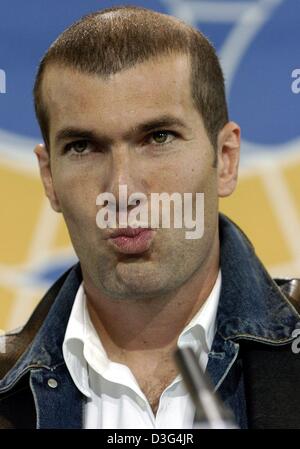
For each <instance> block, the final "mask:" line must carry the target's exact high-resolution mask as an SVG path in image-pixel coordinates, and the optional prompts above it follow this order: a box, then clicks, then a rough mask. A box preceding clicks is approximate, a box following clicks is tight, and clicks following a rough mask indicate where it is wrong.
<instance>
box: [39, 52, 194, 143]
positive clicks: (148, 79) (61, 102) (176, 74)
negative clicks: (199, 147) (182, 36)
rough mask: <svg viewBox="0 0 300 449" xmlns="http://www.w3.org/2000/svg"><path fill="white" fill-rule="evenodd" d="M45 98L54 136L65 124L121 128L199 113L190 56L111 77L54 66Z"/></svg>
mask: <svg viewBox="0 0 300 449" xmlns="http://www.w3.org/2000/svg"><path fill="white" fill-rule="evenodd" d="M42 96H43V101H44V104H45V106H46V109H47V112H48V116H49V119H50V134H51V132H52V130H53V129H57V127H58V126H60V127H61V126H64V125H65V126H72V125H76V126H78V125H79V126H86V125H87V124H88V125H89V126H99V124H102V125H103V126H104V127H110V126H114V125H117V126H118V127H119V128H120V127H121V126H122V124H123V123H124V125H125V124H128V125H129V122H131V121H132V122H134V121H136V120H137V118H139V119H140V120H147V119H149V118H155V115H156V114H157V113H159V114H170V113H173V114H176V115H177V116H178V117H180V116H181V117H184V116H186V114H189V113H192V114H195V113H197V111H196V109H195V107H194V105H193V101H192V96H191V84H190V60H189V58H188V56H186V55H172V56H162V57H159V58H156V59H153V60H150V61H146V62H143V63H139V64H137V65H135V66H134V67H132V68H129V69H126V70H122V71H120V72H118V73H116V74H113V75H110V76H108V77H106V78H104V77H101V76H99V75H94V74H92V75H91V74H85V73H81V72H78V71H75V70H73V69H71V68H66V67H61V66H57V65H52V66H50V67H49V68H48V69H47V70H46V73H45V76H44V79H43V83H42ZM71 122H72V123H71ZM87 122H88V123H87ZM130 125H131V126H134V123H130Z"/></svg>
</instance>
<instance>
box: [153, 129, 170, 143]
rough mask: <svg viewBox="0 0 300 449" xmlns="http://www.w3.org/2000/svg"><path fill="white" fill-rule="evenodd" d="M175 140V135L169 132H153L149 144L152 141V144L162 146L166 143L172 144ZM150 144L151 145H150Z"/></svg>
mask: <svg viewBox="0 0 300 449" xmlns="http://www.w3.org/2000/svg"><path fill="white" fill-rule="evenodd" d="M174 138H175V133H173V132H171V131H163V130H162V131H155V132H153V133H152V134H151V138H150V139H149V140H150V142H151V141H152V142H153V141H154V143H156V144H158V145H164V144H167V143H170V142H172V140H173V139H174ZM152 142H151V143H152Z"/></svg>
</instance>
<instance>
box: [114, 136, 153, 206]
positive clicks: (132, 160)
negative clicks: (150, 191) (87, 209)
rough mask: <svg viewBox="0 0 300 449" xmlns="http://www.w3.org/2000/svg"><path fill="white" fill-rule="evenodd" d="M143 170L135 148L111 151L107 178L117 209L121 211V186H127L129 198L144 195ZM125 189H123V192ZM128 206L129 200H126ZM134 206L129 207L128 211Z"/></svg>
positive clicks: (118, 148) (124, 147) (119, 147)
mask: <svg viewBox="0 0 300 449" xmlns="http://www.w3.org/2000/svg"><path fill="white" fill-rule="evenodd" d="M143 176H144V173H143V169H142V167H141V164H139V161H138V156H137V154H136V153H135V152H134V148H131V147H130V145H125V144H124V145H118V146H115V147H114V148H113V149H112V151H111V157H110V163H109V173H108V176H107V180H108V181H107V191H108V192H109V193H112V194H113V195H114V197H115V199H116V205H117V209H118V210H119V207H120V204H119V192H120V186H126V190H127V196H128V198H129V197H130V195H133V194H134V196H135V197H136V193H137V192H141V193H143V194H144V195H145V194H147V192H145V191H144V190H145V187H143V185H145V182H144V180H143ZM124 191H125V189H124V188H123V192H124ZM126 204H127V198H126ZM133 207H134V206H128V209H131V208H133Z"/></svg>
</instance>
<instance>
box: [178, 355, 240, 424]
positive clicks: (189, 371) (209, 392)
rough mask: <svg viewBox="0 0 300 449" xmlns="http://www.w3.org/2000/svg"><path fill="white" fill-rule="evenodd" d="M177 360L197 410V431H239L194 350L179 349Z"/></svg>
mask: <svg viewBox="0 0 300 449" xmlns="http://www.w3.org/2000/svg"><path fill="white" fill-rule="evenodd" d="M175 360H176V363H177V366H178V368H179V371H180V372H181V374H182V377H183V381H184V383H185V385H186V387H187V390H188V392H189V394H190V396H191V398H192V400H193V403H194V405H195V408H196V415H195V428H196V429H238V426H237V424H236V423H235V420H234V417H233V414H232V413H231V411H229V410H228V409H227V408H226V407H225V406H224V404H223V403H222V402H221V401H220V399H219V398H218V396H217V395H216V393H214V391H213V386H212V384H211V381H210V380H209V379H208V377H207V375H206V374H205V373H204V371H203V370H202V368H201V366H200V365H199V363H198V360H197V357H196V354H195V352H194V351H193V349H192V348H189V347H185V348H178V349H177V350H176V352H175Z"/></svg>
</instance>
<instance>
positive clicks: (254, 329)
mask: <svg viewBox="0 0 300 449" xmlns="http://www.w3.org/2000/svg"><path fill="white" fill-rule="evenodd" d="M220 242H221V269H222V288H221V296H220V303H219V308H218V313H217V333H216V336H215V339H214V341H213V345H212V349H211V352H210V353H209V362H208V365H207V371H208V373H209V375H210V377H211V379H212V381H213V383H214V385H215V388H216V390H218V392H219V394H220V396H221V398H222V399H223V401H224V402H225V403H226V404H227V405H228V406H229V407H230V408H231V409H232V410H233V412H234V415H235V417H236V419H237V422H238V425H239V426H240V427H241V428H247V426H248V421H247V410H246V403H245V394H244V376H243V369H242V364H241V362H240V357H239V354H240V351H239V349H240V343H241V342H242V341H246V340H252V341H256V342H261V343H263V344H265V345H275V346H281V345H287V344H290V343H291V342H292V340H293V338H292V332H293V331H294V329H295V328H297V323H298V322H299V321H300V316H299V314H298V313H297V311H296V309H295V308H294V307H293V306H292V305H291V304H290V302H289V301H288V300H287V298H286V297H285V296H284V295H283V294H282V292H281V291H280V290H279V288H278V286H277V285H276V283H275V282H274V281H273V280H272V279H271V278H270V276H269V275H268V273H267V272H266V270H265V268H264V267H263V265H262V264H261V262H260V261H259V259H258V258H257V257H256V255H255V253H254V250H253V247H252V245H251V244H250V243H249V241H248V240H247V238H246V236H245V235H244V234H243V233H242V231H241V230H240V229H239V228H238V227H237V226H236V225H234V224H233V223H232V222H231V221H230V220H229V219H227V218H226V217H225V216H223V215H220ZM81 281H82V278H81V272H80V267H79V265H77V266H75V267H73V269H72V270H71V271H70V272H69V274H68V276H67V278H66V280H65V282H64V283H63V285H62V287H61V289H60V291H59V293H58V295H57V297H56V299H55V302H54V303H53V305H52V307H51V309H50V311H49V313H48V315H47V317H46V319H45V321H44V322H43V324H42V326H41V328H40V329H39V331H38V333H37V335H36V336H35V338H34V340H33V342H32V344H31V345H30V346H29V348H28V349H27V351H26V352H25V353H24V354H23V355H22V356H21V357H20V358H19V360H18V361H17V363H16V364H15V365H14V367H13V368H12V369H11V370H10V371H9V372H8V373H7V375H6V376H5V377H4V378H3V379H2V380H0V399H1V394H7V392H8V391H9V390H11V389H12V388H13V387H14V386H15V385H16V383H17V382H19V381H20V379H21V378H22V377H23V376H25V374H27V375H28V373H29V379H30V388H31V391H32V394H33V398H34V403H35V408H36V418H37V424H36V425H37V428H81V427H82V418H83V414H82V410H83V401H84V398H83V396H82V394H81V393H80V392H79V390H78V389H77V388H76V386H75V385H74V383H73V381H72V379H71V377H70V375H69V373H68V370H67V368H66V365H65V363H64V359H63V354H62V343H63V339H64V334H65V330H66V327H67V323H68V319H69V315H70V312H71V308H72V304H73V301H74V298H75V295H76V292H77V289H78V287H79V285H80V283H81Z"/></svg>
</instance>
